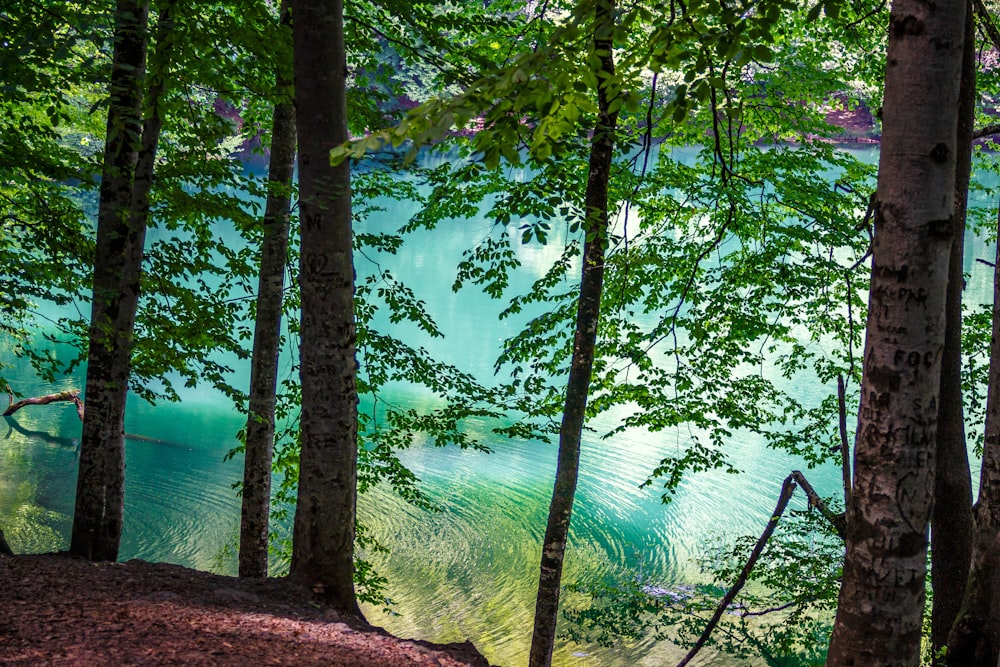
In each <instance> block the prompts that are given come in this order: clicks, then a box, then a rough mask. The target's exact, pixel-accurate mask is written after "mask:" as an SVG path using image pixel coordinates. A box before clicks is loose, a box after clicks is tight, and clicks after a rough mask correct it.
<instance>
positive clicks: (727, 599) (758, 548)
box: [677, 470, 846, 667]
mask: <svg viewBox="0 0 1000 667" xmlns="http://www.w3.org/2000/svg"><path fill="white" fill-rule="evenodd" d="M796 484H798V485H799V486H801V487H802V490H803V491H805V493H806V496H807V497H808V498H809V507H810V508H812V507H815V508H816V509H818V510H819V511H820V514H822V515H823V517H824V518H825V519H826V520H827V521H829V522H830V525H831V526H833V529H834V530H835V531H836V532H837V535H839V536H840V538H841V539H844V535H845V532H846V517H845V515H844V514H836V513H834V512H833V511H832V510H831V509H830V508H829V507H827V506H826V503H825V502H823V499H822V498H820V497H819V494H818V493H816V490H815V489H814V488H813V487H812V484H810V483H809V480H807V479H806V476H805V475H803V474H802V472H801V471H799V470H793V471H792V474H790V475H789V476H788V477H786V478H785V481H784V482H783V483H782V484H781V493H780V494H779V495H778V504H777V505H776V506H775V508H774V512H772V513H771V520H770V521H768V522H767V526H766V527H765V528H764V532H763V533H761V534H760V537H759V538H757V544H755V545H754V548H753V551H751V552H750V557H749V558H748V559H747V562H746V564H745V565H744V566H743V570H741V571H740V574H739V576H738V577H737V578H736V581H735V582H734V583H733V585H732V587H731V588H730V589H729V591H728V592H727V593H726V595H725V596H724V597H723V598H722V600H721V601H720V602H719V604H718V606H717V607H716V608H715V613H714V614H712V618H711V619H709V621H708V625H706V626H705V630H704V631H703V632H702V633H701V636H700V637H698V641H697V642H695V644H694V646H692V647H691V650H690V651H688V653H687V655H686V656H684V659H683V660H681V661H680V662H679V663H677V667H685V665H687V664H688V663H689V662H691V660H693V659H694V657H695V656H696V655H697V654H698V652H699V651H700V650H701V649H702V647H703V646H704V645H705V643H706V642H707V641H708V638H709V637H710V636H711V634H712V631H713V630H715V626H716V625H718V624H719V619H721V618H722V614H723V613H725V611H726V609H728V608H729V606H730V605H731V604H732V603H733V600H735V599H736V596H737V595H738V594H739V592H740V591H741V590H742V589H743V586H744V585H746V583H747V579H749V577H750V572H751V571H752V570H753V566H754V565H756V564H757V560H758V559H759V558H760V555H761V554H762V553H763V552H764V547H765V546H767V542H768V540H770V539H771V535H772V534H773V533H774V529H775V528H777V527H778V519H780V518H781V515H782V514H784V512H785V508H786V507H787V506H788V501H789V500H791V497H792V493H794V492H795V485H796ZM795 604H797V603H796V602H789V603H787V604H783V605H781V606H778V607H773V608H771V609H765V610H763V611H760V612H751V611H744V612H743V614H742V615H743V616H744V617H746V616H759V615H763V614H766V613H771V612H775V611H782V610H784V609H788V608H789V607H792V606H794V605H795Z"/></svg>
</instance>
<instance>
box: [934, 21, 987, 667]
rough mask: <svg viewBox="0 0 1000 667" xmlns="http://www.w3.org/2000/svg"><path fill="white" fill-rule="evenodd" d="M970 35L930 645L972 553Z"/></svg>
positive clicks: (969, 27) (970, 32)
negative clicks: (967, 360) (966, 387)
mask: <svg viewBox="0 0 1000 667" xmlns="http://www.w3.org/2000/svg"><path fill="white" fill-rule="evenodd" d="M975 39H976V34H975V24H974V15H973V12H972V11H967V12H966V17H965V47H964V49H963V55H962V80H961V85H960V88H959V107H958V134H957V138H956V141H957V143H956V146H957V150H956V154H955V235H954V237H953V238H952V241H951V254H950V258H949V260H948V261H949V264H948V291H947V295H946V303H945V334H944V350H943V351H942V354H941V390H940V391H941V398H940V400H939V401H938V432H937V469H936V472H935V475H934V505H933V510H932V515H931V587H932V590H933V591H934V606H933V607H932V612H931V647H932V652H933V653H934V654H937V652H938V650H939V649H940V648H941V647H943V646H944V645H946V644H947V643H948V633H949V632H950V631H951V627H952V625H953V624H954V623H955V617H956V616H958V611H959V609H960V608H961V606H962V596H963V595H964V593H965V585H966V582H967V581H968V578H969V567H970V563H971V558H972V474H971V472H970V470H969V453H968V450H967V449H966V441H965V413H964V411H963V409H962V289H963V288H964V286H965V274H964V257H965V215H966V209H967V203H968V195H969V179H970V177H971V174H972V131H973V127H974V125H975V119H976V41H975Z"/></svg>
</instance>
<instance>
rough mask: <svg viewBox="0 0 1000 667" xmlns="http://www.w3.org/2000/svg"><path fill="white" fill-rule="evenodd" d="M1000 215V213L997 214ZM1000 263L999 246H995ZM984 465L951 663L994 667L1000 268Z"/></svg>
mask: <svg viewBox="0 0 1000 667" xmlns="http://www.w3.org/2000/svg"><path fill="white" fill-rule="evenodd" d="M998 219H1000V218H998ZM997 261H998V266H1000V249H998V251H997ZM992 333H993V335H992V339H991V342H990V378H989V388H988V391H987V399H986V426H985V428H984V434H983V435H984V445H983V467H982V470H981V472H980V477H979V498H978V499H977V501H976V505H975V507H974V509H973V516H974V526H975V529H974V532H973V541H972V561H971V568H970V571H969V579H968V582H967V585H966V588H965V596H964V598H963V599H962V606H961V610H960V611H959V614H958V618H957V619H956V621H955V625H954V627H953V628H952V630H951V633H950V635H949V636H948V650H947V654H946V658H947V659H946V662H947V664H948V665H949V667H995V665H996V664H997V660H998V659H1000V270H997V269H995V274H994V279H993V329H992Z"/></svg>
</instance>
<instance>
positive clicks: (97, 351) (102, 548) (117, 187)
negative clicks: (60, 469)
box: [70, 0, 149, 560]
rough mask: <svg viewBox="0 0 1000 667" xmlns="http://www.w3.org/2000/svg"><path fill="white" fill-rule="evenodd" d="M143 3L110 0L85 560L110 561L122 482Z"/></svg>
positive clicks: (78, 534)
mask: <svg viewBox="0 0 1000 667" xmlns="http://www.w3.org/2000/svg"><path fill="white" fill-rule="evenodd" d="M148 13H149V3H148V1H143V0H118V3H117V5H116V7H115V17H114V22H115V48H114V57H113V64H112V70H111V81H110V85H109V90H110V97H111V105H110V108H109V110H108V125H107V139H106V142H105V147H104V167H103V171H102V174H101V188H100V200H99V206H98V214H97V246H96V254H95V258H94V295H93V303H92V306H91V318H90V349H89V355H88V363H87V381H86V396H87V403H88V409H87V412H86V417H85V419H84V422H83V434H82V436H81V441H80V468H79V473H78V477H77V487H76V507H75V511H74V515H73V531H72V540H71V545H70V551H72V553H74V554H76V555H78V556H83V557H84V558H88V559H91V560H116V559H117V558H118V546H119V543H120V541H121V530H122V518H123V503H124V497H123V491H124V483H125V441H124V435H125V395H126V393H127V391H128V376H129V353H130V349H131V332H132V327H131V320H130V318H129V317H128V313H127V311H128V306H127V304H126V303H125V302H126V301H128V300H129V295H126V293H125V291H126V289H130V288H134V286H131V285H128V284H127V283H126V275H128V274H129V273H130V272H129V271H128V270H127V267H126V264H127V262H128V261H129V260H130V259H131V258H132V257H133V256H134V253H133V252H132V250H131V248H129V243H130V242H133V241H134V240H135V234H134V233H133V232H132V230H131V229H130V222H131V215H130V208H131V202H132V184H133V179H134V176H135V169H136V163H137V161H138V157H139V148H140V138H139V136H138V128H140V127H141V111H140V107H141V103H142V78H143V74H144V72H145V67H146V34H145V32H146V22H147V18H148Z"/></svg>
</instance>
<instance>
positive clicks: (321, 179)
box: [291, 0, 361, 616]
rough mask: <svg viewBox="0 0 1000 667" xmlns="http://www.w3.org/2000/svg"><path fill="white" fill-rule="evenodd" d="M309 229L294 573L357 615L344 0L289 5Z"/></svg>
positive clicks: (302, 194)
mask: <svg viewBox="0 0 1000 667" xmlns="http://www.w3.org/2000/svg"><path fill="white" fill-rule="evenodd" d="M292 9H293V11H292V23H293V33H294V41H295V48H294V53H295V95H296V123H297V126H298V136H299V201H300V214H299V215H300V220H301V228H302V238H301V253H300V263H299V284H300V286H301V290H302V310H301V318H302V320H301V329H300V332H301V338H302V342H301V351H300V359H301V377H302V436H301V442H302V453H301V458H300V463H299V490H298V501H297V503H296V508H295V526H294V531H293V547H292V563H291V573H292V575H294V576H295V577H297V578H299V579H300V580H302V581H303V582H304V583H305V584H307V585H309V586H310V587H311V588H312V590H313V591H315V592H316V594H317V595H318V596H319V597H320V598H321V599H322V600H323V601H325V602H326V603H328V604H330V605H332V606H333V607H335V608H336V609H338V610H339V611H341V612H344V613H347V614H352V615H357V616H360V615H361V612H360V610H359V608H358V604H357V598H356V596H355V593H354V533H355V518H356V501H357V454H358V450H357V435H358V394H357V359H356V354H355V322H354V260H353V254H352V238H351V172H350V165H349V163H348V161H346V160H345V161H344V162H342V163H340V164H339V165H337V166H331V165H330V150H331V149H332V148H333V147H334V146H337V145H340V144H341V143H343V142H344V141H346V140H347V138H348V135H347V105H346V93H345V85H346V76H347V66H346V58H345V53H344V26H343V10H344V8H343V2H342V0H332V1H323V0H296V1H294V2H293V3H292Z"/></svg>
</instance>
